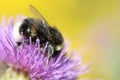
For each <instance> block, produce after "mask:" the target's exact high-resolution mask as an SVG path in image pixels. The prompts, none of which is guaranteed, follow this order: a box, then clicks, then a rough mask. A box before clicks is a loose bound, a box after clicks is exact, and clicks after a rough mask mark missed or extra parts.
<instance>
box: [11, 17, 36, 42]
mask: <svg viewBox="0 0 120 80" xmlns="http://www.w3.org/2000/svg"><path fill="white" fill-rule="evenodd" d="M22 36H23V37H24V38H26V39H29V37H34V36H36V29H35V27H34V20H33V19H32V18H26V19H24V20H22V21H20V22H17V23H16V24H15V25H14V27H13V38H14V39H15V41H16V42H19V41H20V40H21V38H22Z"/></svg>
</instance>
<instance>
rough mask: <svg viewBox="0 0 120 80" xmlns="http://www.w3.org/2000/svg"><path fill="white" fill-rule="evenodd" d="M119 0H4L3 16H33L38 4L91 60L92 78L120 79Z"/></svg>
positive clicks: (0, 9)
mask: <svg viewBox="0 0 120 80" xmlns="http://www.w3.org/2000/svg"><path fill="white" fill-rule="evenodd" d="M119 3H120V1H119V0H1V1H0V17H2V16H3V15H6V16H7V17H10V16H14V17H16V16H17V15H21V14H22V15H27V16H33V15H32V14H31V13H30V11H29V4H32V5H34V6H35V7H36V8H37V9H38V10H39V11H40V12H41V14H42V15H43V16H44V17H45V18H46V20H47V21H48V22H49V23H50V24H51V25H52V26H56V27H57V28H58V29H59V30H60V31H61V32H62V34H63V35H64V37H65V38H66V39H67V40H68V41H69V42H70V43H71V47H70V49H71V50H76V51H78V52H80V53H82V52H84V54H78V55H82V57H83V60H84V62H85V63H91V69H92V70H93V71H92V72H91V73H89V74H87V75H85V76H84V77H88V78H90V79H91V80H95V79H98V80H120V77H119V75H120V69H119V66H120V65H119V63H120V59H119V58H120V57H119V56H120V49H119V47H120V41H119V40H120V38H119V34H120V32H119V30H120V28H119V27H120V21H119V20H120V14H119V13H120V12H119V11H120V4H119Z"/></svg>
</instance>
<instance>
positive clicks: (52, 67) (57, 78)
mask: <svg viewBox="0 0 120 80" xmlns="http://www.w3.org/2000/svg"><path fill="white" fill-rule="evenodd" d="M18 20H19V19H18ZM13 22H14V21H13V19H12V18H10V20H9V23H8V27H6V28H1V29H0V31H1V33H2V34H0V36H1V37H0V61H3V62H5V63H6V64H8V65H9V67H12V68H14V69H15V70H16V71H21V72H24V73H25V74H27V75H28V76H29V77H30V79H31V80H76V79H77V77H78V76H81V75H82V74H84V73H86V72H87V69H88V66H81V64H82V61H81V60H80V59H79V57H76V58H74V59H71V57H72V55H74V53H72V54H71V55H70V56H67V52H68V51H66V45H65V46H64V48H63V50H62V51H61V53H60V55H59V56H58V57H53V58H52V59H51V60H50V62H49V65H46V62H47V59H48V57H47V56H45V54H46V48H47V43H46V46H45V47H44V50H43V51H41V50H40V48H39V47H40V41H39V39H37V40H36V44H32V43H30V45H27V44H26V43H24V39H22V45H21V47H18V46H16V45H14V43H15V41H14V40H13V39H12V36H11V32H12V27H13ZM3 27H4V26H3ZM30 42H31V39H30Z"/></svg>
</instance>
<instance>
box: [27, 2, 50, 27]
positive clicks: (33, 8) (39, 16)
mask: <svg viewBox="0 0 120 80" xmlns="http://www.w3.org/2000/svg"><path fill="white" fill-rule="evenodd" d="M29 10H30V11H31V12H32V13H33V15H35V16H36V17H38V18H39V19H40V20H43V21H44V22H45V23H46V25H49V24H48V22H47V21H46V19H45V18H44V17H43V16H42V15H41V13H40V12H39V11H38V10H37V9H36V8H35V7H34V6H33V5H31V4H30V5H29Z"/></svg>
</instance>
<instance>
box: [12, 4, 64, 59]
mask: <svg viewBox="0 0 120 80" xmlns="http://www.w3.org/2000/svg"><path fill="white" fill-rule="evenodd" d="M29 8H30V11H31V12H32V13H33V14H34V15H35V16H36V17H37V18H32V17H28V18H25V19H24V20H22V21H20V22H18V23H16V24H15V25H14V27H13V37H14V39H15V40H16V43H17V45H18V46H20V45H21V39H22V36H23V37H24V39H25V43H27V44H30V43H29V37H31V40H32V43H33V44H34V43H35V42H36V39H37V38H38V39H39V40H40V47H41V48H44V46H45V44H46V43H47V42H48V46H47V56H48V61H49V60H50V58H51V57H54V56H57V55H59V53H60V51H61V50H62V48H63V43H64V40H63V36H62V34H61V33H60V31H59V30H58V29H57V28H56V27H52V26H50V25H49V24H48V22H47V21H46V19H45V18H44V17H43V16H42V15H41V14H40V12H39V11H38V10H37V9H36V8H35V7H34V6H32V5H30V6H29Z"/></svg>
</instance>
